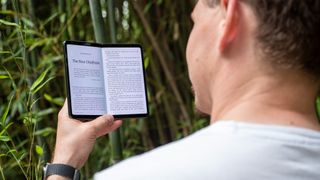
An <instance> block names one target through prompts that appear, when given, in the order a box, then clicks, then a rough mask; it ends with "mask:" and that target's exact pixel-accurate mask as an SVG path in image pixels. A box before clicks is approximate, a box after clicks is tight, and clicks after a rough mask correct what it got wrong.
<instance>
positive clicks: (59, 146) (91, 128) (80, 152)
mask: <svg viewBox="0 0 320 180" xmlns="http://www.w3.org/2000/svg"><path fill="white" fill-rule="evenodd" d="M121 124H122V121H121V120H117V121H114V118H113V116H111V115H103V116H100V117H98V118H96V119H94V120H92V121H89V122H81V121H78V120H75V119H71V118H70V117H69V115H68V108H67V101H65V103H64V106H63V107H62V109H61V110H60V112H59V115H58V129H57V138H56V147H55V152H54V158H53V161H52V163H61V164H67V165H70V166H72V167H74V168H76V169H80V168H81V167H82V166H83V165H84V164H85V162H86V161H87V159H88V156H89V154H90V152H91V151H92V148H93V145H94V143H95V141H96V139H97V138H98V137H100V136H103V135H105V134H107V133H109V132H111V131H113V130H115V129H117V128H118V127H120V126H121Z"/></svg>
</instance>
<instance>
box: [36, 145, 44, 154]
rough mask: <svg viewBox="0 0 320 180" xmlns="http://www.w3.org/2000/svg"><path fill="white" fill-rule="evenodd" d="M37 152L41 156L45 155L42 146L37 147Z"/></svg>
mask: <svg viewBox="0 0 320 180" xmlns="http://www.w3.org/2000/svg"><path fill="white" fill-rule="evenodd" d="M36 152H37V154H38V155H39V156H42V155H43V149H42V147H41V146H38V145H36Z"/></svg>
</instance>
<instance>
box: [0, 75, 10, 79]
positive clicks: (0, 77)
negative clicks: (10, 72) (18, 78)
mask: <svg viewBox="0 0 320 180" xmlns="http://www.w3.org/2000/svg"><path fill="white" fill-rule="evenodd" d="M8 78H9V76H6V75H0V79H8Z"/></svg>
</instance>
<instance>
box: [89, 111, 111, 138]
mask: <svg viewBox="0 0 320 180" xmlns="http://www.w3.org/2000/svg"><path fill="white" fill-rule="evenodd" d="M113 121H114V118H113V116H111V115H103V116H100V117H98V118H96V119H94V120H92V121H91V122H89V124H90V125H91V126H93V128H94V130H95V134H96V136H97V137H98V136H99V135H100V134H102V133H104V132H105V131H108V130H109V129H110V128H111V127H112V125H113V123H114V122H113ZM106 133H107V132H106Z"/></svg>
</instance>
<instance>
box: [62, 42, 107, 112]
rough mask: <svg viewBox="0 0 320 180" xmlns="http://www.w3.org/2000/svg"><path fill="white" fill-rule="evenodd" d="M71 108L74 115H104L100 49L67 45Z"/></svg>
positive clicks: (104, 104)
mask: <svg viewBox="0 0 320 180" xmlns="http://www.w3.org/2000/svg"><path fill="white" fill-rule="evenodd" d="M67 57H68V70H69V82H70V83H69V85H70V94H71V108H72V113H73V114H74V115H102V114H105V113H106V98H105V90H104V81H103V72H102V62H101V59H102V58H101V48H98V47H90V46H80V45H70V44H69V45H67Z"/></svg>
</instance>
